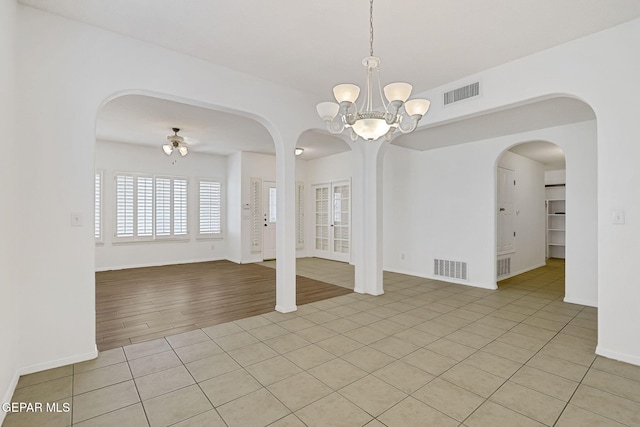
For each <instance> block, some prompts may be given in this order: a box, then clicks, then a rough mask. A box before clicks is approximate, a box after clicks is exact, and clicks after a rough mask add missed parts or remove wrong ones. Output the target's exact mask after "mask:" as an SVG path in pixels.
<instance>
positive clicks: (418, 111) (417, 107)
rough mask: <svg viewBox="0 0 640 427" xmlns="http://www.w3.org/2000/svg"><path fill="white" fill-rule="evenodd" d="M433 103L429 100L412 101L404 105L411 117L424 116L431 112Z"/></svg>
mask: <svg viewBox="0 0 640 427" xmlns="http://www.w3.org/2000/svg"><path fill="white" fill-rule="evenodd" d="M430 105H431V102H430V101H429V100H427V99H412V100H411V101H407V102H406V103H405V104H404V110H405V111H406V112H407V114H408V115H410V116H415V115H419V116H420V117H422V116H424V115H425V114H426V113H427V110H429V106H430Z"/></svg>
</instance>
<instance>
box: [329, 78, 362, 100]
mask: <svg viewBox="0 0 640 427" xmlns="http://www.w3.org/2000/svg"><path fill="white" fill-rule="evenodd" d="M359 95H360V88H359V87H358V86H356V85H352V84H350V83H343V84H341V85H337V86H336V87H334V88H333V96H335V97H336V101H338V103H340V102H345V101H346V102H350V103H352V104H353V103H354V102H356V99H358V96H359Z"/></svg>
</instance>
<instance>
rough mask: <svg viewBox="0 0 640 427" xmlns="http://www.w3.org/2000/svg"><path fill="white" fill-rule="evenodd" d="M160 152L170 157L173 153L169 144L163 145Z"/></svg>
mask: <svg viewBox="0 0 640 427" xmlns="http://www.w3.org/2000/svg"><path fill="white" fill-rule="evenodd" d="M162 151H164V154H166V155H167V156H170V155H171V153H173V147H172V146H171V145H169V144H164V145H163V146H162Z"/></svg>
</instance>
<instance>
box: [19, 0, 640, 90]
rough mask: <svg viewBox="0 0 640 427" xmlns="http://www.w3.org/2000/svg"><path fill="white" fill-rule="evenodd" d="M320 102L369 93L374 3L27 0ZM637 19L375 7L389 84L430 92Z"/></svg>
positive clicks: (633, 13)
mask: <svg viewBox="0 0 640 427" xmlns="http://www.w3.org/2000/svg"><path fill="white" fill-rule="evenodd" d="M19 1H20V3H22V4H26V5H30V6H33V7H36V8H39V9H43V10H46V11H49V12H52V13H56V14H59V15H62V16H65V17H68V18H71V19H75V20H78V21H81V22H85V23H88V24H92V25H96V26H99V27H102V28H105V29H108V30H111V31H114V32H116V33H120V34H124V35H128V36H131V37H134V38H137V39H140V40H145V41H149V42H151V43H154V44H157V45H160V46H164V47H167V48H170V49H173V50H176V51H180V52H184V53H187V54H189V55H193V56H196V57H199V58H202V59H205V60H208V61H210V62H212V63H216V64H220V65H223V66H226V67H229V68H231V69H233V70H237V71H242V72H245V73H248V74H253V75H256V76H259V77H261V78H264V79H266V80H271V81H274V82H277V83H280V84H282V85H284V86H289V87H293V88H297V89H299V90H301V91H303V92H306V93H311V94H314V95H317V97H318V101H320V100H322V99H324V98H327V100H328V98H329V97H331V88H332V87H333V86H334V85H336V84H338V83H343V82H354V83H357V84H361V83H362V81H363V80H364V67H363V66H362V65H361V62H360V61H361V59H362V58H363V57H365V56H368V54H369V2H368V1H366V0H358V1H355V0H349V1H345V0H323V1H301V0H277V1H265V0H242V1H229V0H189V1H184V0H182V1H181V0H108V1H105V0H19ZM637 17H640V0H606V1H603V0H517V1H514V0H439V1H435V0H403V1H398V0H376V2H375V5H374V30H375V34H374V36H375V40H374V53H375V54H376V55H377V56H379V57H380V58H382V77H383V79H384V81H385V82H392V81H398V80H401V81H408V82H410V83H412V84H413V85H414V87H415V88H416V89H417V90H419V91H422V90H426V89H430V88H434V87H437V86H439V85H442V84H445V83H448V82H451V81H453V80H457V79H459V78H462V77H465V76H468V75H470V74H474V73H477V72H480V71H482V70H486V69H488V68H492V67H495V66H497V65H500V64H503V63H506V62H509V61H512V60H514V59H516V58H521V57H524V56H527V55H530V54H532V53H534V52H538V51H541V50H544V49H547V48H549V47H552V46H555V45H558V44H561V43H564V42H567V41H569V40H573V39H576V38H579V37H581V36H584V35H587V34H590V33H594V32H597V31H600V30H603V29H605V28H608V27H611V26H614V25H617V24H620V23H622V22H626V21H630V20H632V19H634V18H637Z"/></svg>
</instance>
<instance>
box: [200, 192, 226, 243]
mask: <svg viewBox="0 0 640 427" xmlns="http://www.w3.org/2000/svg"><path fill="white" fill-rule="evenodd" d="M198 191H199V218H200V220H199V223H200V231H199V233H200V234H201V235H216V234H221V233H222V184H221V183H219V182H215V181H204V180H201V181H200V182H199V190H198Z"/></svg>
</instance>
